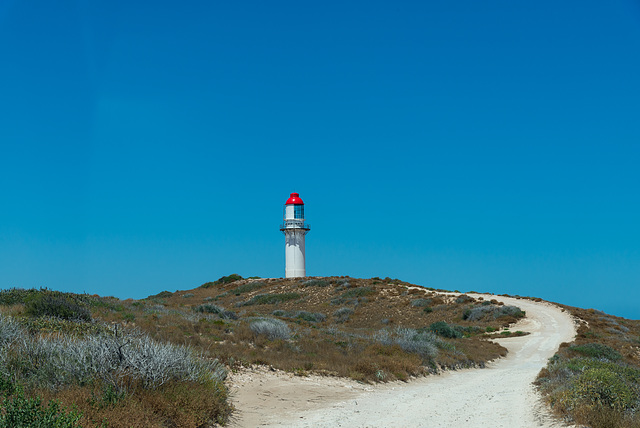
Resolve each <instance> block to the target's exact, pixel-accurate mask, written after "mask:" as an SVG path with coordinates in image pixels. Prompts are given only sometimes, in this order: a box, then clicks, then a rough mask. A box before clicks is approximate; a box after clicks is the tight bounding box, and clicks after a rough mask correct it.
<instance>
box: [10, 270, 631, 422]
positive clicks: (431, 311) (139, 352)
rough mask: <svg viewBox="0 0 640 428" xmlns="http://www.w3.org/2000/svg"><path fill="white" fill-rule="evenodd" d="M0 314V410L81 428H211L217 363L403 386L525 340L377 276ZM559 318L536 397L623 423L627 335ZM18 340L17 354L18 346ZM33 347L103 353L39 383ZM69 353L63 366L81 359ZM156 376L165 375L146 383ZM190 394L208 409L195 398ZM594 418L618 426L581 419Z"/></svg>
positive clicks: (254, 283)
mask: <svg viewBox="0 0 640 428" xmlns="http://www.w3.org/2000/svg"><path fill="white" fill-rule="evenodd" d="M518 298H519V299H521V301H523V302H524V299H526V300H530V301H540V299H532V298H523V297H518ZM521 306H522V305H521ZM0 310H1V312H2V314H4V318H3V319H2V322H1V323H0V324H2V325H3V326H4V327H2V328H3V329H4V330H5V332H6V331H10V330H11V329H12V328H13V330H15V331H17V332H18V333H15V334H14V335H13V336H11V334H8V333H2V334H5V336H7V334H8V336H7V337H8V339H2V340H3V342H2V344H3V350H4V352H5V355H9V356H12V358H9V359H7V358H5V360H4V362H3V363H2V364H4V365H3V366H2V367H3V369H4V373H5V374H6V375H7V376H9V377H8V378H6V379H7V382H9V383H10V384H11V385H13V386H11V387H7V389H6V390H5V392H4V393H3V394H4V395H3V397H4V403H5V404H6V403H11V402H14V401H15V399H16V397H22V398H20V399H36V397H40V398H41V399H43V400H44V403H46V402H49V400H53V399H55V400H58V401H59V402H61V404H62V406H63V409H58V410H59V411H58V413H57V414H59V415H61V417H67V416H69V415H70V416H69V417H75V416H74V415H76V413H73V412H72V411H71V410H70V409H71V407H70V406H72V405H76V410H75V411H76V412H77V414H80V413H81V414H82V415H81V416H78V419H77V420H78V421H80V423H82V424H83V426H98V425H99V424H101V423H102V421H104V420H107V421H108V422H109V425H108V426H114V427H116V426H131V425H134V426H135V425H140V426H180V427H182V426H184V427H194V426H208V425H213V424H224V423H225V421H226V420H227V418H228V417H229V415H230V414H231V410H232V409H231V407H230V405H229V402H228V399H227V394H228V392H227V388H226V386H225V385H224V383H223V380H224V377H225V374H224V372H225V368H224V367H223V366H222V365H221V364H223V365H224V366H226V368H227V369H231V370H238V369H240V368H242V367H250V366H254V365H266V366H267V367H271V368H272V369H279V370H283V371H286V372H290V373H295V374H297V375H306V374H308V373H314V374H320V375H323V376H341V377H347V378H351V379H354V380H357V381H361V382H374V383H376V382H387V381H391V380H408V379H409V378H410V377H413V376H421V375H424V374H429V373H435V372H440V371H442V370H446V369H457V368H462V367H484V366H485V365H486V364H487V363H488V362H490V361H493V360H495V359H497V358H500V357H502V356H505V355H506V353H507V349H506V348H505V347H503V346H501V345H500V344H498V343H496V342H494V341H491V340H490V339H491V338H493V337H496V335H497V337H514V336H521V335H524V334H526V333H524V332H519V331H512V330H513V329H510V328H509V327H510V326H512V325H513V324H514V323H516V322H517V321H518V320H520V319H522V318H523V317H525V316H526V313H525V311H522V310H521V309H520V308H519V307H518V305H517V304H511V303H509V304H504V303H502V302H501V301H499V299H497V298H494V297H492V296H487V295H483V296H481V295H479V294H476V293H471V292H470V293H467V294H462V293H458V292H454V293H450V292H446V291H444V290H435V289H429V288H423V287H419V286H416V285H413V284H409V283H406V282H403V281H400V280H397V279H390V278H384V279H381V278H370V279H357V278H349V277H327V278H301V279H282V278H280V279H260V278H252V279H243V278H241V277H239V276H238V275H230V276H228V277H222V278H220V279H219V280H217V281H214V282H209V283H205V284H202V285H201V286H199V287H197V288H194V289H192V290H182V291H176V292H169V291H163V292H161V293H158V294H157V295H153V296H149V297H148V298H146V299H141V300H131V299H130V300H119V299H117V298H114V297H100V296H88V295H73V294H68V293H58V292H53V291H50V290H16V289H13V290H5V291H2V292H0ZM564 310H565V311H568V312H570V313H571V314H572V315H573V316H575V317H576V319H577V320H578V321H579V322H580V323H581V325H580V328H579V330H578V333H579V334H578V337H577V338H576V342H575V343H572V344H563V345H562V346H561V348H560V350H559V352H558V354H557V355H556V356H555V357H553V358H552V360H551V361H550V363H549V366H548V367H547V369H546V370H543V372H542V373H541V374H540V377H539V380H538V383H539V387H540V389H541V391H542V392H543V393H544V394H545V395H546V397H548V402H549V404H550V405H551V406H552V407H553V409H554V411H556V412H557V413H558V415H560V416H561V417H563V418H565V419H567V420H575V421H578V422H582V423H591V424H593V426H633V425H629V424H633V423H637V413H636V409H638V408H640V405H639V403H638V400H639V399H638V397H640V390H639V388H638V385H639V384H640V382H639V381H638V380H637V379H638V377H637V376H636V374H637V373H636V372H635V371H634V370H636V368H638V367H640V362H639V355H640V354H639V353H638V349H640V348H639V347H638V345H640V325H639V324H638V322H637V321H632V320H623V319H620V318H616V317H611V316H607V315H605V314H602V313H599V312H597V311H593V310H583V309H579V308H572V307H568V306H566V307H564ZM6 326H9V327H6ZM16 338H17V339H19V340H17V339H16ZM27 339H28V340H30V341H31V342H33V344H32V345H30V346H31V347H29V346H27V347H25V346H23V345H21V343H26V341H28V340H27ZM41 339H45V342H46V344H47V346H49V347H51V348H55V349H56V350H55V352H54V351H51V352H52V354H51V355H58V357H57V358H60V356H61V355H62V354H63V352H62V351H61V350H60V346H59V344H57V343H58V342H59V341H60V340H62V339H64V340H66V342H65V346H66V347H67V348H68V349H75V348H74V347H76V345H78V344H81V346H79V348H82V349H89V348H91V346H89V345H87V343H95V342H97V341H98V340H99V341H102V343H103V345H101V346H94V348H96V349H97V350H98V351H100V352H102V354H104V355H107V357H105V358H106V361H107V362H108V363H109V365H108V369H104V370H102V371H98V370H94V371H93V372H90V373H89V372H87V373H81V374H77V373H66V372H64V375H63V376H62V375H61V376H57V375H55V376H54V374H52V373H50V372H51V370H54V369H53V368H51V367H50V368H49V369H47V370H49V372H47V373H48V375H47V376H48V379H49V380H48V381H46V382H45V381H43V379H47V376H45V375H44V374H43V373H41V372H39V371H38V370H39V369H40V368H39V366H38V364H39V363H38V361H39V360H38V358H39V357H38V353H37V352H35V351H33V349H32V348H34V346H36V345H37V346H41V347H42V346H44V345H42V343H45V342H42V340H41ZM523 339H525V338H523ZM41 342H42V343H41ZM105 344H106V345H105ZM56 346H57V348H56ZM91 349H93V348H91ZM154 349H155V351H153V350H154ZM98 351H96V350H95V349H94V351H93V352H94V354H95V353H96V352H98ZM56 352H57V354H56ZM82 352H84V351H82ZM80 354H81V352H80V351H78V352H76V353H75V354H74V355H76V356H75V357H74V358H85V361H86V358H89V357H87V356H86V355H85V356H80ZM94 354H92V355H94ZM102 354H101V355H102ZM83 355H84V354H83ZM172 355H173V357H171V356H172ZM180 355H182V357H180ZM94 356H95V355H94ZM67 357H69V356H68V355H66V357H65V358H67ZM92 358H93V357H92ZM145 358H146V359H147V360H149V361H151V360H153V358H155V360H153V361H155V363H154V364H156V366H154V369H153V370H151V368H150V367H151V366H148V365H147V366H145V364H142V363H140V361H143V360H145ZM171 358H174V359H175V358H177V359H182V361H183V363H184V361H189V362H190V363H189V364H186V365H185V364H182V365H180V364H178V363H177V362H176V360H172V359H171ZM134 361H138V363H136V364H134ZM171 361H173V363H171ZM174 366H175V367H174ZM176 367H177V368H176ZM180 367H182V368H180ZM36 368H37V369H36ZM158 370H159V372H164V373H165V374H166V375H165V376H161V377H160V378H159V379H156V378H153V377H152V376H150V373H151V372H153V371H158ZM69 371H71V370H69ZM585 373H587V374H585ZM634 376H636V377H635V378H634ZM52 379H53V380H52ZM0 383H1V382H0ZM561 385H569V387H568V388H567V387H561ZM603 385H604V386H603ZM607 385H613V386H614V391H615V393H614V394H613V395H612V394H609V395H607V391H608V390H607V389H606V388H608V386H607ZM14 386H15V387H19V388H17V389H16V388H14ZM585 388H586V389H585ZM0 389H1V388H0ZM585 390H586V391H588V393H586V394H585V393H584V391H585ZM16 391H18V392H16ZM20 391H22V392H20ZM603 391H604V392H603ZM20 393H22V396H20ZM203 395H204V396H207V397H208V399H207V400H201V399H200V398H198V397H201V396H203ZM619 397H622V398H619ZM12 400H13V401H12ZM175 403H180V405H179V406H176V405H175ZM594 403H595V404H594ZM40 407H41V409H45V407H46V406H44V405H41V406H40ZM65 409H66V410H65ZM585 409H591V410H585ZM603 409H604V410H603ZM54 410H55V409H54ZM43 411H44V410H43ZM605 411H606V412H605ZM5 412H6V411H5ZM65 412H66V413H65ZM604 413H606V414H608V415H609V416H608V417H607V421H617V422H615V423H617V424H618V425H606V424H604V422H599V420H596V419H594V418H595V417H596V416H594V415H597V414H604ZM65 415H66V416H65ZM634 418H635V419H634ZM72 419H73V418H72ZM69 423H70V424H69V425H68V426H74V425H73V424H72V423H71V422H69ZM625 424H626V425H625ZM61 426H64V425H61Z"/></svg>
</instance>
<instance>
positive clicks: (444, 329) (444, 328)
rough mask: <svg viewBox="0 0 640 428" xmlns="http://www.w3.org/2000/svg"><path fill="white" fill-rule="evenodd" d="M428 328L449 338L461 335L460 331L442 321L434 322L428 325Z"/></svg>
mask: <svg viewBox="0 0 640 428" xmlns="http://www.w3.org/2000/svg"><path fill="white" fill-rule="evenodd" d="M429 330H431V331H432V332H434V333H435V334H437V335H438V336H442V337H446V338H449V339H456V338H460V337H462V336H463V334H462V332H461V331H459V330H458V329H455V328H454V327H453V326H452V325H449V324H447V323H446V322H444V321H438V322H434V323H433V324H431V325H430V326H429Z"/></svg>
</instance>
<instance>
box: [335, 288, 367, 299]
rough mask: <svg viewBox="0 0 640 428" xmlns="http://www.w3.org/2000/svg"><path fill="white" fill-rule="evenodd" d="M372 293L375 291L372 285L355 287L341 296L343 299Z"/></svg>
mask: <svg viewBox="0 0 640 428" xmlns="http://www.w3.org/2000/svg"><path fill="white" fill-rule="evenodd" d="M373 293H375V289H374V288H373V287H356V288H352V289H349V290H347V291H345V292H344V293H342V297H343V298H345V299H348V298H352V297H364V296H368V295H370V294H373Z"/></svg>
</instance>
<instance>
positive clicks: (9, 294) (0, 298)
mask: <svg viewBox="0 0 640 428" xmlns="http://www.w3.org/2000/svg"><path fill="white" fill-rule="evenodd" d="M34 293H38V290H36V289H35V288H32V289H29V290H25V289H24V288H8V289H6V290H0V305H15V304H17V303H24V302H25V300H26V299H27V297H29V296H31V295H32V294H34Z"/></svg>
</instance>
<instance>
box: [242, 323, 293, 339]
mask: <svg viewBox="0 0 640 428" xmlns="http://www.w3.org/2000/svg"><path fill="white" fill-rule="evenodd" d="M250 328H251V331H252V332H253V333H254V334H256V335H263V336H267V338H268V339H269V340H275V339H282V340H289V338H291V329H289V326H288V325H287V323H286V322H284V321H281V320H279V319H275V318H263V319H259V320H256V321H253V322H252V323H251V325H250Z"/></svg>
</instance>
